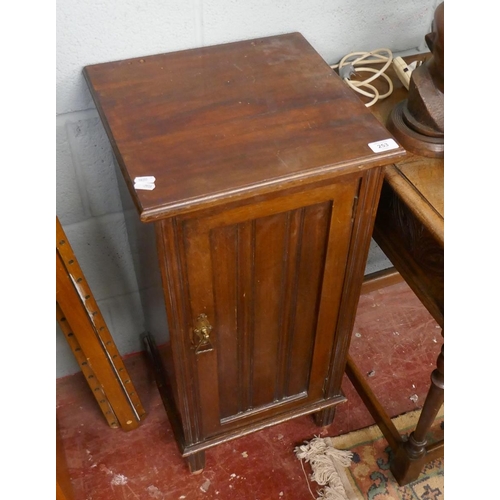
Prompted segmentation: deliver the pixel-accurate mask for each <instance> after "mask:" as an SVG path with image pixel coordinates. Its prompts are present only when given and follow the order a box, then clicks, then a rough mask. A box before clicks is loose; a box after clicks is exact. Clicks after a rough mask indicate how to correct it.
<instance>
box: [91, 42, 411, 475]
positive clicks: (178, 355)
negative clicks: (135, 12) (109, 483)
mask: <svg viewBox="0 0 500 500" xmlns="http://www.w3.org/2000/svg"><path fill="white" fill-rule="evenodd" d="M84 74H85V77H86V79H87V82H88V84H89V88H90V90H91V92H92V95H93V98H94V100H95V103H96V106H97V109H98V111H99V113H100V116H101V118H102V120H103V123H104V126H105V128H106V131H107V133H108V135H109V138H110V141H111V144H112V146H113V149H114V152H115V155H116V159H117V164H118V166H119V177H121V178H122V179H123V180H124V181H125V183H126V185H127V188H128V190H127V196H131V199H132V201H133V202H134V204H135V209H136V210H135V211H136V212H137V213H138V215H137V213H135V214H134V216H133V217H129V219H135V220H134V221H133V223H132V225H134V224H135V226H134V227H133V228H131V229H130V240H131V245H132V246H134V248H135V249H136V250H137V251H135V252H134V253H135V254H138V258H137V262H138V267H139V266H140V267H142V268H144V267H148V268H151V270H153V273H154V272H158V275H160V276H161V286H160V287H159V292H160V293H161V295H162V297H161V299H162V300H163V301H164V304H165V308H166V312H167V318H168V321H167V323H168V328H167V325H166V324H165V325H163V326H161V325H160V326H158V325H157V324H155V325H154V326H152V327H151V328H149V327H148V330H151V332H150V334H148V335H146V339H145V340H146V345H147V348H148V350H149V351H150V353H151V358H152V359H153V360H154V361H155V363H154V366H155V374H156V377H157V382H158V386H159V389H160V392H161V393H162V397H163V400H164V403H165V407H166V409H167V412H168V415H169V419H170V422H171V423H172V427H173V429H174V432H175V434H176V437H177V440H178V443H179V447H180V449H181V452H182V454H183V456H185V457H186V458H187V461H188V463H189V466H190V467H191V470H193V471H197V470H200V469H201V468H203V466H204V451H205V450H206V449H207V448H209V447H211V446H214V445H216V444H219V443H221V442H224V441H227V440H229V439H233V438H236V437H238V436H242V435H244V434H247V433H249V432H253V431H256V430H259V429H262V428H264V427H268V426H269V425H272V424H275V423H279V422H283V421H285V420H288V419H290V418H294V417H296V416H299V415H304V414H311V413H314V414H316V418H317V422H318V423H319V424H320V425H326V424H327V423H329V422H330V421H331V419H332V418H333V414H334V407H335V406H336V405H337V404H338V403H340V402H342V401H344V400H345V398H344V396H343V395H342V393H341V390H340V385H341V380H342V375H343V372H344V367H345V363H346V356H347V350H348V347H349V341H350V335H351V330H352V326H353V322H354V315H355V312H356V307H357V303H358V298H359V292H360V288H361V284H362V280H363V273H364V266H365V262H366V257H367V254H368V248H369V244H370V239H371V233H372V229H373V222H374V216H375V211H376V207H377V203H378V198H379V194H380V187H381V181H382V177H381V167H382V166H384V165H386V164H388V163H392V162H393V161H394V160H395V159H397V158H399V157H401V156H402V155H403V154H404V150H403V149H402V148H395V149H393V150H390V151H385V152H381V153H375V152H374V151H373V150H372V149H371V148H370V147H369V144H370V143H373V142H377V141H383V140H385V139H388V138H390V135H389V133H388V132H387V131H386V130H385V128H384V127H382V126H381V125H380V123H379V122H378V121H377V120H376V119H375V118H374V117H373V116H372V114H371V113H370V112H369V111H368V110H367V109H366V108H365V107H364V105H363V104H362V103H361V102H360V101H359V99H358V98H357V97H356V96H355V95H354V94H353V93H352V91H351V90H350V89H348V88H347V86H346V85H345V84H344V83H343V82H342V81H341V80H340V79H339V77H338V76H337V75H335V74H334V73H333V72H332V71H331V69H330V68H329V66H328V65H327V64H326V63H325V61H323V59H322V58H321V57H320V56H319V55H318V54H317V53H316V52H315V51H314V49H313V48H312V47H311V46H310V45H309V43H308V42H307V41H306V40H305V39H304V38H303V37H302V36H301V35H300V34H298V33H293V34H288V35H280V36H275V37H268V38H263V39H257V40H249V41H244V42H236V43H232V44H225V45H219V46H214V47H204V48H201V49H191V50H187V51H182V52H177V53H171V54H160V55H157V56H149V57H144V58H140V59H130V60H126V61H117V62H112V63H105V64H98V65H93V66H88V67H86V68H85V70H84ZM141 176H154V177H155V187H154V189H152V190H140V189H136V188H134V179H135V178H136V177H141ZM137 226H141V227H145V226H148V227H150V228H151V226H153V227H154V234H153V231H149V234H150V236H151V237H154V242H155V243H154V245H155V248H156V254H157V259H156V260H155V259H151V258H144V255H142V257H143V258H142V259H141V255H140V254H141V253H143V254H144V253H145V250H144V247H145V245H146V243H145V237H143V236H141V232H140V230H138V229H137ZM134 241H139V242H140V243H134ZM135 245H137V246H135ZM141 248H142V250H141ZM142 272H144V269H141V270H138V273H142ZM148 272H149V271H148ZM145 288H147V287H145ZM152 288H154V287H151V289H152ZM151 289H148V293H147V294H146V295H147V298H145V299H144V304H145V305H147V304H149V306H151V304H157V303H158V301H157V300H156V299H154V298H152V293H151ZM160 307H161V306H160ZM145 309H146V310H147V309H148V307H145ZM146 315H147V314H146ZM167 331H168V332H169V340H168V342H167V343H165V346H163V345H162V346H158V347H157V345H156V344H158V343H161V344H164V342H163V340H164V339H165V338H166V332H167ZM158 332H160V335H159V336H160V337H161V340H160V341H155V338H156V337H157V333H158Z"/></svg>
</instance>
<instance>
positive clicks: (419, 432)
mask: <svg viewBox="0 0 500 500" xmlns="http://www.w3.org/2000/svg"><path fill="white" fill-rule="evenodd" d="M443 401H444V345H443V346H442V347H441V353H440V354H439V356H438V359H437V368H436V369H435V370H434V371H433V372H432V374H431V387H430V389H429V392H428V394H427V397H426V399H425V402H424V406H423V408H422V412H421V414H420V418H419V420H418V423H417V426H416V428H415V430H414V431H413V432H412V433H411V434H410V436H409V438H408V440H407V441H405V442H404V443H403V444H402V445H401V446H399V447H398V449H397V451H396V454H395V457H394V460H393V461H392V464H391V471H392V473H393V475H394V477H395V478H396V480H397V481H398V483H399V484H400V485H405V484H408V483H410V482H412V481H415V480H416V479H417V478H418V476H419V475H420V473H421V471H422V467H423V465H424V464H425V463H426V462H428V461H430V460H431V459H432V458H433V456H432V455H437V456H439V455H442V448H441V447H440V446H439V447H434V448H433V449H432V455H431V456H430V453H429V451H430V450H429V449H428V448H427V439H426V435H427V432H428V431H429V429H430V428H431V425H432V423H433V422H434V420H435V418H436V416H437V414H438V412H439V410H440V408H441V406H442V404H443ZM437 456H436V458H437Z"/></svg>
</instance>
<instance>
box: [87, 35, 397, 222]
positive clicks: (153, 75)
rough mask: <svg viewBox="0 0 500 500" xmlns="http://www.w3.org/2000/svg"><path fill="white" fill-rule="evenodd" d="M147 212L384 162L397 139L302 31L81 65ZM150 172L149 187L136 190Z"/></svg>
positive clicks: (217, 201) (163, 212)
mask: <svg viewBox="0 0 500 500" xmlns="http://www.w3.org/2000/svg"><path fill="white" fill-rule="evenodd" d="M84 75H85V78H86V80H87V82H88V84H89V88H90V90H91V93H92V95H93V98H94V100H95V103H96V106H97V109H98V111H99V113H100V116H101V118H102V120H103V123H104V126H105V128H106V130H107V133H108V136H109V137H110V140H111V144H112V146H113V149H114V152H115V154H116V157H117V159H118V163H119V165H120V168H121V169H122V172H123V174H124V177H125V180H126V181H127V183H128V187H129V190H130V191H131V193H132V197H133V199H134V202H135V204H136V206H137V208H138V210H139V212H140V214H141V219H142V220H143V221H151V220H155V219H158V218H160V217H165V216H170V215H176V214H179V213H186V212H190V211H193V210H196V209H198V208H200V207H202V208H206V207H213V206H217V205H221V204H222V203H226V202H227V201H228V200H241V199H248V198H250V197H253V196H255V195H260V194H266V193H271V192H274V191H276V190H279V189H284V188H287V187H294V186H300V185H304V184H307V183H310V182H316V181H322V180H325V179H330V178H332V177H334V176H336V175H339V174H341V173H346V172H356V171H359V170H362V169H367V168H371V167H375V166H381V165H387V164H389V163H391V162H392V161H395V160H397V159H398V158H401V157H402V156H403V155H404V150H403V148H396V149H392V150H385V151H381V152H374V151H372V150H371V149H370V147H369V146H368V145H369V144H370V143H373V142H378V141H383V140H385V139H387V138H391V137H392V136H391V134H389V133H388V132H387V130H386V129H385V128H384V127H382V126H381V125H380V124H379V122H378V121H377V120H376V119H375V118H374V116H373V114H372V113H371V112H370V111H369V110H368V109H367V108H366V107H365V106H363V105H362V103H361V102H360V100H359V99H358V97H357V96H356V95H355V94H353V92H352V91H351V90H350V89H349V88H348V87H347V86H346V85H345V83H344V82H342V80H341V79H340V78H339V77H338V75H336V74H335V73H334V72H332V70H331V68H330V67H329V66H328V64H327V63H326V62H325V61H324V60H323V59H322V58H321V56H320V55H319V54H318V53H317V52H316V51H315V50H314V49H313V47H312V46H311V45H310V44H309V43H308V42H307V40H305V38H304V37H303V36H302V35H301V34H300V33H291V34H286V35H279V36H273V37H267V38H261V39H256V40H247V41H241V42H235V43H229V44H224V45H218V46H212V47H203V48H199V49H191V50H185V51H180V52H175V53H168V54H159V55H153V56H148V57H141V58H134V59H128V60H123V61H115V62H109V63H103V64H96V65H92V66H87V67H86V68H85V69H84ZM141 176H154V177H155V178H156V181H155V189H153V190H151V191H145V190H135V189H134V187H133V181H134V178H135V177H141Z"/></svg>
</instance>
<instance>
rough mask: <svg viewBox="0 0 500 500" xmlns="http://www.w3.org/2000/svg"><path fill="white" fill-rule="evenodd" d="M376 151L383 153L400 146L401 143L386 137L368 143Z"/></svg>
mask: <svg viewBox="0 0 500 500" xmlns="http://www.w3.org/2000/svg"><path fill="white" fill-rule="evenodd" d="M368 146H370V149H371V150H372V151H373V152H374V153H382V152H384V151H390V150H391V149H397V148H399V144H398V143H397V142H396V141H395V140H394V139H385V140H383V141H377V142H370V143H369V144H368Z"/></svg>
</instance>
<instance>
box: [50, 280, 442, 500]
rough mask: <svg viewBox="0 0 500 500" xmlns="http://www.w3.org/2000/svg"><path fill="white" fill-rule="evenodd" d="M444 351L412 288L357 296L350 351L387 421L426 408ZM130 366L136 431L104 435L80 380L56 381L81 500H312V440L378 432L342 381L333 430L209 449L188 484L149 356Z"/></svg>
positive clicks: (308, 424)
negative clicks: (140, 416) (308, 470)
mask: <svg viewBox="0 0 500 500" xmlns="http://www.w3.org/2000/svg"><path fill="white" fill-rule="evenodd" d="M441 344H442V337H441V330H440V329H439V328H438V327H437V325H436V323H435V321H434V320H433V319H432V317H431V316H430V315H429V313H428V312H427V311H426V310H425V309H424V308H423V306H422V305H421V304H420V302H419V301H418V299H417V298H416V297H415V295H414V294H413V292H412V291H411V290H410V289H409V288H408V287H407V285H406V284H404V283H401V284H398V285H394V286H391V287H388V288H385V289H381V290H378V291H376V292H372V293H370V294H367V295H364V296H362V297H361V300H360V304H359V308H358V314H357V319H356V325H355V328H354V333H353V339H352V343H351V350H350V352H351V355H352V357H353V358H354V359H355V360H356V361H357V363H358V365H359V367H360V368H361V370H362V371H363V372H364V373H366V374H369V373H370V377H369V380H370V383H371V386H372V388H373V390H374V391H375V392H376V394H377V395H378V397H379V398H380V401H381V403H382V404H383V405H384V407H385V408H386V410H387V412H388V413H389V414H390V415H391V416H396V415H399V414H401V413H405V412H407V411H410V410H413V409H416V408H419V407H421V404H422V402H423V400H424V398H425V395H426V393H427V390H428V387H429V384H430V379H429V376H430V372H431V371H432V370H433V369H434V367H435V360H436V358H437V355H438V353H439V349H440V347H441ZM125 363H126V366H127V369H128V371H129V374H130V376H131V378H132V380H133V382H134V385H135V386H136V389H137V392H138V394H139V395H140V398H141V402H142V404H143V406H144V407H145V409H146V411H147V413H148V416H147V417H146V418H145V420H144V421H143V423H142V424H141V426H140V427H139V428H138V429H136V430H134V431H131V432H124V431H122V430H121V429H111V428H110V427H108V425H107V423H106V422H105V420H104V418H103V417H102V415H101V413H100V410H99V408H98V407H97V404H96V402H95V400H94V399H93V397H92V394H91V393H90V390H89V388H88V386H87V384H86V382H85V380H84V378H83V376H82V375H81V374H76V375H73V376H70V377H65V378H61V379H58V380H57V416H58V421H59V424H60V430H61V435H62V439H63V444H64V448H65V452H66V459H67V463H68V468H69V472H70V475H71V478H72V482H73V488H74V493H75V500H114V499H119V500H126V499H131V500H133V499H135V500H137V499H140V500H142V499H144V500H147V499H160V500H182V499H185V500H196V499H206V500H209V499H217V500H228V499H232V500H234V499H241V500H246V499H248V500H258V499H260V500H270V499H277V500H280V499H287V498H288V499H294V500H302V499H304V500H305V499H310V498H312V497H311V493H310V492H309V490H308V485H307V482H306V479H305V476H304V472H303V470H302V466H301V464H300V462H299V461H298V460H297V459H296V458H295V455H294V453H293V450H294V447H295V446H296V445H298V444H301V443H302V442H303V441H304V440H309V439H311V438H312V437H314V436H315V435H331V436H334V435H339V434H344V433H347V432H350V431H352V430H356V429H360V428H363V427H366V426H369V425H372V424H373V419H372V417H371V416H370V414H369V413H368V412H367V410H366V409H365V408H364V406H363V404H362V402H361V400H360V398H359V396H358V395H357V394H356V392H355V391H354V389H353V387H352V386H351V384H350V382H349V381H348V380H347V378H344V383H343V390H344V393H345V395H346V396H347V398H348V401H347V402H346V403H344V404H342V405H340V406H339V407H338V409H337V414H336V417H335V420H334V422H333V424H332V425H330V426H329V427H325V428H318V427H316V426H315V425H314V423H313V421H312V419H311V417H309V416H306V417H300V418H297V419H295V420H292V421H290V422H287V423H284V424H280V425H276V426H274V427H271V428H268V429H264V430H262V431H259V432H256V433H254V434H251V435H249V436H245V437H242V438H239V439H236V440H233V441H230V442H228V443H225V444H222V445H219V446H216V447H214V448H211V449H209V450H208V451H207V452H206V467H205V469H204V470H203V471H202V472H201V473H200V474H197V475H192V474H190V473H189V471H188V468H187V466H186V464H185V462H184V460H183V459H182V458H181V457H180V455H179V453H178V450H177V446H176V444H175V442H174V439H173V435H172V431H171V428H170V425H169V423H168V420H167V417H166V414H165V411H164V409H163V406H162V403H161V399H160V396H159V394H158V391H157V389H156V386H155V384H154V381H153V379H152V377H151V376H150V374H149V372H148V370H147V366H146V361H145V358H144V355H143V354H138V355H133V356H130V357H129V358H128V359H126V361H125ZM415 396H416V398H415Z"/></svg>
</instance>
